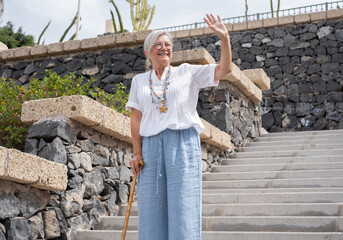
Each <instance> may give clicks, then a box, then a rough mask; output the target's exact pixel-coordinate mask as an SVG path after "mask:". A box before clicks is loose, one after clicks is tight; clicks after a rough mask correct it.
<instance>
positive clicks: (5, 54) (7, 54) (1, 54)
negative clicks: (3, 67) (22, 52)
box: [0, 49, 14, 60]
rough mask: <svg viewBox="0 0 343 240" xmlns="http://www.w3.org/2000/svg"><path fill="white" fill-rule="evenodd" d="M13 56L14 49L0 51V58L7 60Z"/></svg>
mask: <svg viewBox="0 0 343 240" xmlns="http://www.w3.org/2000/svg"><path fill="white" fill-rule="evenodd" d="M12 58H14V49H8V50H5V51H1V52H0V59H2V60H7V59H12Z"/></svg>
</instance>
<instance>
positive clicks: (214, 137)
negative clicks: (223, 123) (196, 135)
mask: <svg viewBox="0 0 343 240" xmlns="http://www.w3.org/2000/svg"><path fill="white" fill-rule="evenodd" d="M204 142H207V143H208V144H210V145H213V146H215V147H221V144H222V139H221V131H220V129H219V128H217V127H215V126H212V125H211V138H210V139H204Z"/></svg>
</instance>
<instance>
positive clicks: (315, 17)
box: [310, 12, 326, 21]
mask: <svg viewBox="0 0 343 240" xmlns="http://www.w3.org/2000/svg"><path fill="white" fill-rule="evenodd" d="M310 18H311V21H320V20H325V19H326V12H314V13H311V14H310Z"/></svg>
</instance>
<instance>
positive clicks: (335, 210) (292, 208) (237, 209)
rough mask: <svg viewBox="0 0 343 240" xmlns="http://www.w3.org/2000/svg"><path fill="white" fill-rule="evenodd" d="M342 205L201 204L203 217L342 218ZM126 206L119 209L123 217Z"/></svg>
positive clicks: (135, 212)
mask: <svg viewBox="0 0 343 240" xmlns="http://www.w3.org/2000/svg"><path fill="white" fill-rule="evenodd" d="M342 207H343V203H281V204H280V203H268V204H266V203H260V204H203V205H202V215H203V216H342V214H343V213H342V211H340V208H342ZM126 208H127V205H122V206H121V207H120V208H119V212H118V216H125V214H126ZM130 216H138V207H137V205H132V206H131V211H130Z"/></svg>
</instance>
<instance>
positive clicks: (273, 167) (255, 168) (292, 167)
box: [211, 162, 343, 173]
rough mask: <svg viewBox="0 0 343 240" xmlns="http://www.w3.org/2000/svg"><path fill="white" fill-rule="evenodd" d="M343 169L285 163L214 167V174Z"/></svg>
mask: <svg viewBox="0 0 343 240" xmlns="http://www.w3.org/2000/svg"><path fill="white" fill-rule="evenodd" d="M325 169H343V162H338V163H337V162H326V163H325V162H321V163H311V164H308V163H284V164H257V165H253V164H251V165H234V166H232V165H231V166H230V165H227V166H214V167H212V168H211V172H212V173H217V172H222V173H224V172H230V173H234V172H260V171H281V170H284V171H286V170H287V171H299V170H325Z"/></svg>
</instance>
